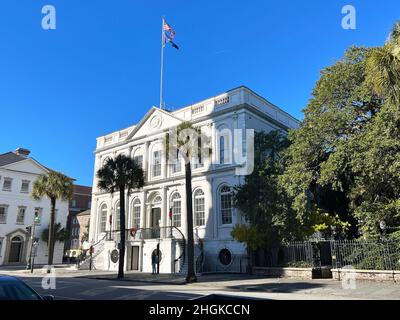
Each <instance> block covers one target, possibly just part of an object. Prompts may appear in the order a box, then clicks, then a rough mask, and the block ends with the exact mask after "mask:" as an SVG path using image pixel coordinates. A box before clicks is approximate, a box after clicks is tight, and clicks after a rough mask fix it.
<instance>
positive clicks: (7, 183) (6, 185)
mask: <svg viewBox="0 0 400 320" xmlns="http://www.w3.org/2000/svg"><path fill="white" fill-rule="evenodd" d="M12 180H13V179H12V178H4V181H3V191H11V186H12Z"/></svg>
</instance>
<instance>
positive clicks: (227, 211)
mask: <svg viewBox="0 0 400 320" xmlns="http://www.w3.org/2000/svg"><path fill="white" fill-rule="evenodd" d="M220 200H221V203H220V204H221V223H222V224H231V223H232V192H231V188H229V187H228V186H223V187H222V188H221V190H220Z"/></svg>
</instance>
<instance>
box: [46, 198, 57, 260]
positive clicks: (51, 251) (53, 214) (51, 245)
mask: <svg viewBox="0 0 400 320" xmlns="http://www.w3.org/2000/svg"><path fill="white" fill-rule="evenodd" d="M50 202H51V209H50V210H51V212H50V224H49V256H48V261H47V264H48V265H49V266H51V265H52V264H53V256H54V244H55V239H54V238H55V232H54V231H55V230H54V229H55V222H56V199H55V198H51V199H50Z"/></svg>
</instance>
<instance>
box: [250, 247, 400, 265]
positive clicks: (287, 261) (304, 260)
mask: <svg viewBox="0 0 400 320" xmlns="http://www.w3.org/2000/svg"><path fill="white" fill-rule="evenodd" d="M253 258H254V259H253V263H254V265H255V266H260V267H312V268H314V269H318V268H321V267H324V266H327V267H332V268H335V269H337V268H343V267H345V266H346V267H348V266H352V267H353V268H355V269H364V270H400V241H395V240H391V241H388V240H384V241H383V240H381V241H371V240H369V241H367V240H318V241H294V242H290V243H287V244H284V245H281V246H280V247H277V248H271V249H266V250H259V251H258V252H256V253H255V254H254V257H253Z"/></svg>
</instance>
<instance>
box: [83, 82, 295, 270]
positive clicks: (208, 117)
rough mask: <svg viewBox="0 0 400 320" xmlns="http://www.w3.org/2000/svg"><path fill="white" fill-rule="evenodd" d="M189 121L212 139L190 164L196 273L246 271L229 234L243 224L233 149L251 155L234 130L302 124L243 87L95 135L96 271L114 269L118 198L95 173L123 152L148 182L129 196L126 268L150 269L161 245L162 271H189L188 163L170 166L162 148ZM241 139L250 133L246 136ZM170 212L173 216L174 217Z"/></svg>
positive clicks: (93, 226) (93, 234)
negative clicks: (236, 203) (206, 152)
mask: <svg viewBox="0 0 400 320" xmlns="http://www.w3.org/2000/svg"><path fill="white" fill-rule="evenodd" d="M182 121H190V122H191V123H192V124H193V125H194V126H196V127H199V128H201V131H202V132H203V133H204V134H205V135H206V136H208V137H210V144H211V150H212V152H211V155H210V156H209V157H207V158H204V159H202V161H201V164H197V165H193V166H192V168H193V169H192V188H193V211H194V217H193V222H194V238H195V243H196V247H195V260H196V267H197V269H198V271H237V272H240V271H242V272H244V271H245V270H246V265H247V261H246V249H245V247H244V246H243V245H242V244H240V243H238V242H236V241H234V240H233V239H232V237H231V234H230V233H231V230H232V228H233V227H234V226H235V224H237V223H241V222H243V219H242V217H241V215H240V213H239V212H238V211H237V210H236V209H234V208H233V206H232V190H233V189H232V187H233V186H235V185H238V184H240V183H241V182H242V181H243V179H244V177H243V176H240V175H238V174H237V171H236V169H237V168H238V167H240V166H241V165H240V164H237V163H235V161H233V160H234V152H233V149H234V147H235V144H237V145H238V146H239V148H240V147H242V148H243V150H242V151H243V152H244V153H245V152H246V144H245V143H244V142H245V139H242V138H240V140H241V141H234V139H235V138H236V136H235V135H234V133H233V132H234V130H235V129H254V130H256V131H266V132H268V131H271V130H282V131H284V132H286V131H287V130H288V129H290V128H295V127H297V126H298V120H296V119H295V118H294V117H292V116H290V115H289V114H288V113H286V112H284V111H283V110H281V109H280V108H278V107H276V106H274V105H273V104H271V103H270V102H268V101H267V100H265V99H264V98H263V97H261V96H259V95H257V94H256V93H254V92H253V91H251V90H250V89H248V88H246V87H243V86H242V87H239V88H236V89H233V90H230V91H228V92H226V93H224V94H221V95H218V96H216V97H212V98H209V99H206V100H204V101H201V102H199V103H196V104H193V105H190V106H187V107H184V108H181V109H179V110H175V111H166V110H161V109H159V108H157V107H153V108H151V109H150V110H149V111H148V112H147V114H146V115H145V116H144V117H143V119H142V120H141V121H140V122H139V123H138V124H137V125H134V126H131V127H129V128H126V129H122V130H120V131H116V132H113V133H110V134H107V135H105V136H102V137H99V138H97V147H96V151H95V166H94V172H95V175H94V176H95V177H94V181H93V194H92V201H93V202H92V209H91V218H90V241H92V243H93V244H94V255H93V260H94V266H95V267H96V269H102V270H117V268H118V262H117V259H113V256H114V255H115V254H116V252H117V251H116V250H117V248H118V241H119V238H118V233H115V232H112V231H113V230H118V226H119V220H118V213H119V195H118V193H115V194H114V195H110V194H107V193H105V192H102V191H101V190H99V189H98V187H97V178H96V172H97V170H98V169H99V168H100V167H101V166H102V164H103V163H104V162H105V160H106V159H107V158H108V157H115V156H116V155H118V154H120V153H124V154H126V155H129V156H131V157H133V158H135V159H136V160H137V161H138V162H140V163H142V166H143V169H144V171H145V174H146V183H145V186H144V188H143V189H142V190H139V191H135V192H134V193H133V194H131V195H129V196H126V201H125V202H126V211H125V212H126V213H127V216H126V219H127V221H126V223H127V228H128V229H129V228H132V227H136V228H138V231H137V232H136V233H134V234H133V235H132V234H130V233H129V232H127V243H126V246H127V247H126V248H127V250H126V259H125V261H126V267H125V269H126V270H137V271H140V272H151V253H152V252H153V251H154V250H155V249H156V248H157V245H159V248H160V252H161V259H160V272H162V273H170V272H184V271H185V268H186V263H187V262H186V261H187V259H186V255H185V249H184V248H185V243H186V238H187V236H186V235H187V230H186V218H185V211H186V210H185V208H186V204H185V176H184V162H183V161H180V163H178V164H175V165H170V164H167V162H166V157H165V154H164V148H163V139H164V137H165V132H166V129H168V128H171V127H176V126H177V125H179V124H180V123H181V122H182ZM243 137H245V135H244V134H243ZM170 214H171V217H170Z"/></svg>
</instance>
